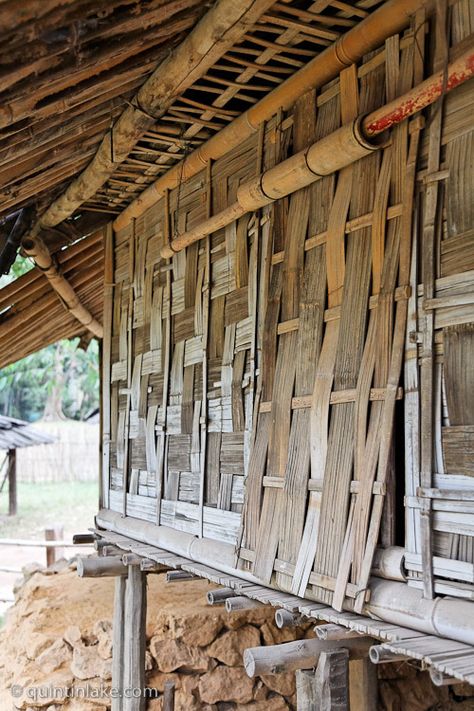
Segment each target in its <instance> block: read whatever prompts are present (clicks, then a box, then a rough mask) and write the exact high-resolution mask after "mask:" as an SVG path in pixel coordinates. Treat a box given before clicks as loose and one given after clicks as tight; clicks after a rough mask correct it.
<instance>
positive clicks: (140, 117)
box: [33, 0, 272, 239]
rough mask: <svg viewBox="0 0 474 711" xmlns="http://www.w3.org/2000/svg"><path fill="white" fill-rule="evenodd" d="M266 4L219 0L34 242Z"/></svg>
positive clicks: (264, 0)
mask: <svg viewBox="0 0 474 711" xmlns="http://www.w3.org/2000/svg"><path fill="white" fill-rule="evenodd" d="M271 4H272V1H271V0H257V1H255V0H253V1H252V0H219V1H218V2H217V3H216V4H215V5H214V6H213V7H212V8H211V9H210V10H209V12H208V13H207V14H206V15H205V16H204V18H203V19H202V20H201V21H200V22H199V23H198V24H197V25H196V27H195V28H194V29H193V30H192V32H190V33H189V35H188V36H187V37H186V39H185V40H184V41H183V42H182V43H181V44H180V45H179V47H178V48H177V49H175V50H174V51H173V52H171V53H170V55H169V56H168V57H167V58H166V59H165V60H164V61H163V62H161V63H160V64H159V66H158V68H157V69H156V70H155V71H154V72H153V74H152V75H151V76H150V77H149V78H148V79H147V81H146V82H145V83H144V84H143V86H142V87H141V88H140V90H139V91H138V92H137V94H136V96H135V98H134V100H133V101H132V102H131V104H130V105H129V106H128V107H127V108H126V109H125V111H124V112H123V113H122V115H121V116H120V117H119V119H118V120H117V122H116V123H115V125H114V127H113V129H112V130H111V132H110V133H109V134H107V135H106V136H105V137H104V139H103V140H102V142H101V144H100V146H99V148H98V150H97V152H96V153H95V155H94V157H93V159H92V161H91V162H90V163H89V165H88V166H87V167H86V169H85V170H84V171H83V172H82V173H81V174H80V175H79V176H78V177H77V178H75V179H74V180H73V182H72V183H71V184H70V185H69V186H68V188H67V190H66V191H65V192H64V193H63V194H62V195H61V196H60V197H59V198H57V199H56V200H55V201H54V202H53V203H52V204H51V205H50V206H49V207H48V209H47V210H46V212H44V213H43V214H42V215H41V216H40V218H39V220H38V222H37V225H36V226H35V228H34V229H33V238H34V239H37V237H36V234H37V232H38V230H39V229H41V228H44V227H53V226H55V225H58V224H59V223H60V222H62V221H63V220H65V219H66V218H67V217H69V216H70V215H72V213H73V212H74V211H75V210H76V209H77V208H78V207H79V206H80V205H82V203H83V202H85V201H86V200H88V199H89V198H90V197H92V196H93V195H94V194H95V193H96V192H97V190H98V189H99V188H100V187H101V186H102V185H103V184H104V182H105V181H106V180H107V178H108V177H109V176H110V175H111V174H112V173H113V171H114V170H115V168H116V167H117V166H118V165H119V164H120V163H121V162H123V161H124V159H125V158H126V157H127V156H128V154H129V153H130V151H131V149H132V148H133V147H134V146H135V144H136V142H137V141H138V139H139V138H140V136H142V134H143V133H144V131H146V130H147V129H149V128H151V127H152V126H153V125H154V123H155V122H156V120H157V119H158V118H159V117H160V116H162V115H163V114H164V113H165V112H166V111H167V109H168V108H169V107H170V106H171V104H172V103H173V101H174V100H175V98H176V96H178V95H179V94H180V93H182V92H183V91H184V90H185V89H186V88H188V87H189V86H191V85H192V84H193V83H194V82H195V81H196V80H197V79H198V78H199V77H200V76H202V75H203V74H204V73H205V72H206V71H207V70H208V69H209V68H210V67H211V66H212V65H213V64H214V63H215V62H216V60H217V59H219V58H220V57H221V56H222V54H224V53H225V52H226V51H227V50H228V49H229V48H230V47H231V46H232V45H233V44H234V43H235V42H236V41H238V40H239V39H240V38H241V37H242V36H243V35H244V34H245V33H246V32H247V31H248V30H249V29H250V28H251V27H252V26H253V24H254V23H255V22H256V21H257V20H258V18H259V17H260V15H261V14H262V13H263V12H264V11H265V10H266V9H268V7H269V6H270V5H271Z"/></svg>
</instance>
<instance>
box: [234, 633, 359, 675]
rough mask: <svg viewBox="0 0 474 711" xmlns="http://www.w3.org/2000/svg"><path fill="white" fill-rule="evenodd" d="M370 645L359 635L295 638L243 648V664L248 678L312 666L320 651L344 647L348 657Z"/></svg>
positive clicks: (332, 650) (333, 650) (315, 662)
mask: <svg viewBox="0 0 474 711" xmlns="http://www.w3.org/2000/svg"><path fill="white" fill-rule="evenodd" d="M370 645H371V642H370V638H369V637H360V638H359V639H347V640H344V642H326V641H324V640H321V639H298V640H295V641H294V642H286V643H285V644H275V645H272V646H269V647H252V648H249V649H246V650H245V652H244V667H245V671H246V672H247V674H248V676H249V677H251V678H253V677H255V676H261V675H262V674H283V673H286V672H294V671H297V670H298V669H313V667H315V666H316V664H317V663H318V659H319V655H320V654H321V653H322V652H335V651H338V650H340V649H341V648H344V649H347V650H349V653H350V655H351V658H360V656H361V655H362V656H364V655H366V654H367V652H368V650H369V648H370Z"/></svg>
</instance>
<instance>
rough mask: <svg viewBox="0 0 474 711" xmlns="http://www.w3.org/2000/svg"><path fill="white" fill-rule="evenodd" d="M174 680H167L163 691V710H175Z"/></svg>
mask: <svg viewBox="0 0 474 711" xmlns="http://www.w3.org/2000/svg"><path fill="white" fill-rule="evenodd" d="M174 691H175V683H174V681H166V682H165V688H164V693H163V711H174Z"/></svg>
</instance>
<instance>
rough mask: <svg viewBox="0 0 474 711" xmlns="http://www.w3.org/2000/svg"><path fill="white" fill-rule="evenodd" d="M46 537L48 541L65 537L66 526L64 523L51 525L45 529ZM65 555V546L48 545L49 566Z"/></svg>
mask: <svg viewBox="0 0 474 711" xmlns="http://www.w3.org/2000/svg"><path fill="white" fill-rule="evenodd" d="M44 538H45V540H46V541H60V540H62V539H63V538H64V526H63V525H62V523H55V524H54V526H49V527H48V528H45V529H44ZM63 555H64V548H54V547H53V546H51V547H50V546H47V547H46V567H47V568H49V566H50V565H53V564H54V563H55V562H56V561H57V560H59V559H60V558H61V557H62V556H63Z"/></svg>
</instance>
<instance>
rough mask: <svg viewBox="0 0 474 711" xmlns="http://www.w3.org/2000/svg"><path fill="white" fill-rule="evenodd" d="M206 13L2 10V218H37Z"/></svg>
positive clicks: (47, 1) (34, 4)
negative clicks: (25, 212) (25, 214)
mask: <svg viewBox="0 0 474 711" xmlns="http://www.w3.org/2000/svg"><path fill="white" fill-rule="evenodd" d="M206 9H207V4H206V3H203V2H201V0H107V2H90V0H22V2H21V3H18V2H17V0H7V2H3V3H1V5H0V63H1V73H0V106H1V109H0V218H1V217H4V218H5V217H8V216H9V215H11V214H12V213H13V212H15V211H16V210H18V208H20V207H25V206H32V208H33V209H34V211H35V212H39V213H40V212H41V211H43V210H44V208H45V207H47V205H48V204H49V203H50V202H51V201H52V200H53V199H54V197H56V196H57V195H58V194H59V193H60V192H61V191H62V190H64V188H65V187H66V185H67V183H68V181H70V180H71V178H72V177H73V176H74V175H76V174H77V173H78V171H80V170H81V169H83V168H84V167H85V165H87V163H88V162H89V161H90V160H91V158H92V156H93V154H94V152H95V150H96V148H97V146H98V145H99V143H100V141H101V140H102V138H103V136H104V134H105V133H106V132H107V131H108V130H110V127H111V125H112V123H113V122H114V120H115V119H116V118H117V117H118V116H119V115H120V113H121V112H122V111H123V110H124V108H125V107H126V105H127V101H129V100H130V99H131V98H132V96H133V95H134V93H135V92H136V90H137V88H138V87H139V86H140V85H141V84H142V83H143V81H144V80H145V79H146V77H147V76H148V75H149V74H150V72H152V71H153V70H154V69H155V68H156V66H157V64H158V63H159V62H160V61H161V60H162V59H163V58H164V57H166V56H167V54H168V53H169V51H170V49H171V48H172V47H174V46H175V45H176V44H177V43H179V42H180V41H181V39H182V38H183V37H184V36H185V34H186V33H187V32H188V31H189V29H190V28H191V27H192V26H193V25H194V24H195V23H196V21H197V20H198V19H199V18H200V17H201V16H202V14H203V13H205V11H206ZM105 215H106V213H105ZM97 217H99V218H100V217H101V215H100V214H99V215H97V213H96V212H89V213H88V215H85V216H84V221H83V222H84V224H85V225H86V226H88V227H89V228H90V225H91V223H92V224H96V223H97ZM103 217H104V213H103V214H102V219H103ZM11 224H12V220H8V221H7V223H6V224H4V225H3V233H4V235H5V233H7V232H8V229H9V227H11ZM71 229H72V235H77V229H78V227H77V224H75V225H74V226H73V227H72V228H71V226H68V227H67V228H66V229H65V231H66V233H67V234H68V235H69V234H71ZM83 233H84V232H83ZM0 240H1V237H0Z"/></svg>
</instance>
